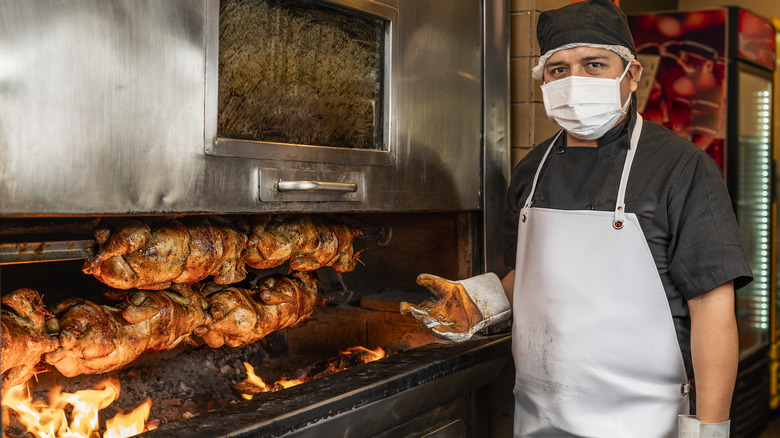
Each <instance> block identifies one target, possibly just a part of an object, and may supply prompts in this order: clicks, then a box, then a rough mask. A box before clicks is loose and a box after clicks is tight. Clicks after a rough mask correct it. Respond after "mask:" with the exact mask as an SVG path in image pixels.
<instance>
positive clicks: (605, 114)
mask: <svg viewBox="0 0 780 438" xmlns="http://www.w3.org/2000/svg"><path fill="white" fill-rule="evenodd" d="M630 66H631V64H630V63H629V64H628V65H627V66H626V69H625V70H624V71H623V74H622V75H620V77H619V78H616V79H605V78H591V77H585V76H569V77H566V78H563V79H559V80H557V81H553V82H548V83H546V84H544V85H542V97H543V98H544V110H545V111H546V112H547V117H549V118H550V120H552V121H553V122H555V123H557V124H559V125H560V126H561V127H562V128H563V129H565V130H566V132H568V133H569V134H571V135H573V136H575V137H577V138H579V139H581V140H595V139H597V138H600V137H601V136H602V135H604V134H605V133H606V132H607V131H609V130H610V129H612V127H614V126H615V123H617V121H618V119H620V117H621V116H623V115H624V114H626V110H627V109H628V103H629V102H630V101H631V96H630V95H629V97H628V99H626V102H625V103H621V102H620V82H621V81H622V80H623V77H624V76H625V75H626V72H628V68H629V67H630Z"/></svg>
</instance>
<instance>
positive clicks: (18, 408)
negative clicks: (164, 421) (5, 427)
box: [2, 378, 153, 438]
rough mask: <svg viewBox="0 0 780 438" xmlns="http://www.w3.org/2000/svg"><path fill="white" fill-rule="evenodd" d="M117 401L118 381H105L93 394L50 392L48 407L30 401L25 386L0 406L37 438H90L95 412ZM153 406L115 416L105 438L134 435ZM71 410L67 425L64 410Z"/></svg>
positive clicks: (59, 389)
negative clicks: (11, 412)
mask: <svg viewBox="0 0 780 438" xmlns="http://www.w3.org/2000/svg"><path fill="white" fill-rule="evenodd" d="M118 397H119V381H118V380H117V379H115V378H108V379H106V380H103V381H101V382H100V383H98V384H97V385H96V388H95V389H94V390H83V391H76V392H75V393H72V394H71V393H67V392H62V387H61V386H55V387H54V388H52V389H51V390H49V403H48V404H47V403H45V402H44V401H42V400H33V399H32V395H31V394H30V390H29V388H28V386H27V385H26V384H25V385H18V386H15V387H13V388H11V389H9V390H7V391H5V393H4V394H3V400H2V406H3V408H8V409H11V410H13V411H14V412H16V414H17V416H18V418H19V422H20V423H22V424H23V425H24V426H25V427H26V428H27V431H28V432H30V433H31V434H33V435H35V436H36V437H40V438H58V437H68V438H92V437H94V436H98V435H97V432H96V431H97V430H98V428H99V421H98V411H99V410H101V409H103V408H105V407H106V406H108V405H110V404H111V403H113V402H114V400H116V399H117V398H118ZM151 406H152V402H151V400H150V399H147V400H146V401H145V402H144V403H142V404H141V405H140V406H139V407H137V408H136V409H135V410H133V411H132V412H130V413H127V414H117V415H116V416H115V417H114V418H112V419H110V420H108V421H106V428H107V430H106V433H105V434H104V435H103V437H104V438H125V437H131V436H133V435H137V434H139V433H141V432H144V430H151V429H152V428H153V427H147V426H146V425H145V424H146V420H147V419H148V418H149V409H150V408H151ZM68 407H70V411H71V415H70V417H71V420H70V423H69V422H68V420H67V418H66V409H68Z"/></svg>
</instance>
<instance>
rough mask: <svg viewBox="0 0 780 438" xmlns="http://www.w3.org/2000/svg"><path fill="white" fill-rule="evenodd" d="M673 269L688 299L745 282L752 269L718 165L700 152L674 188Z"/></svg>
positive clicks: (670, 210) (671, 208) (671, 202)
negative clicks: (721, 287)
mask: <svg viewBox="0 0 780 438" xmlns="http://www.w3.org/2000/svg"><path fill="white" fill-rule="evenodd" d="M668 214H669V222H670V224H669V225H670V242H669V254H668V259H669V270H670V274H671V277H672V280H673V281H674V282H675V284H677V286H678V287H679V289H680V291H681V293H682V294H683V296H684V297H685V298H686V299H688V300H689V299H691V298H695V297H697V296H699V295H701V294H704V293H705V292H708V291H710V290H712V289H714V288H716V287H718V286H720V285H722V284H724V283H726V282H729V281H732V280H733V281H734V282H735V287H742V286H744V285H746V284H747V283H749V282H750V281H751V280H752V273H751V271H750V266H749V264H748V261H747V256H746V254H745V250H744V248H743V246H742V240H741V238H740V234H739V227H738V225H737V220H736V217H735V215H734V210H733V207H732V204H731V199H730V198H729V194H728V190H727V189H726V184H725V182H724V180H723V176H722V174H721V171H720V168H719V167H718V166H717V164H715V162H714V161H713V160H712V159H711V158H710V157H709V156H708V155H706V153H704V152H701V151H697V152H696V153H694V154H693V155H692V156H691V158H690V159H689V160H688V162H687V163H686V164H685V166H683V168H682V171H681V173H680V175H679V177H678V178H677V179H676V180H675V183H674V184H673V185H672V187H671V193H670V196H669V203H668Z"/></svg>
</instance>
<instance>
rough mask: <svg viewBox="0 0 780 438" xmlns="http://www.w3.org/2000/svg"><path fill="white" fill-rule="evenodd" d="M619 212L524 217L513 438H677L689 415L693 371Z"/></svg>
mask: <svg viewBox="0 0 780 438" xmlns="http://www.w3.org/2000/svg"><path fill="white" fill-rule="evenodd" d="M641 130H642V119H641V117H638V118H637V122H636V125H635V128H634V130H633V132H632V135H631V147H630V148H629V151H628V154H627V157H626V162H625V164H624V168H623V174H622V177H621V181H620V186H619V188H618V195H617V207H616V209H615V211H614V212H611V211H592V210H585V211H579V210H577V211H571V210H553V209H547V208H534V207H531V202H532V200H533V195H534V191H535V190H536V183H537V179H538V178H539V172H540V170H541V168H542V164H544V162H545V160H546V158H547V154H549V152H550V149H552V147H553V144H555V141H556V140H557V137H556V138H555V139H554V140H553V142H552V143H551V144H550V149H548V150H547V153H546V154H545V156H544V158H542V163H541V164H540V165H539V169H537V172H536V176H535V177H534V181H533V185H532V187H531V194H530V195H529V196H528V199H527V200H526V203H525V205H524V207H523V208H522V211H521V217H520V221H519V225H518V238H517V264H516V276H515V289H514V303H513V312H514V324H513V328H512V350H513V356H514V360H515V367H516V376H515V390H514V392H515V426H514V429H515V430H514V435H515V437H556V438H560V437H598V438H609V437H616V438H629V437H648V438H660V437H676V436H677V415H678V414H687V413H688V410H689V409H688V396H687V394H688V388H689V385H688V384H687V380H688V379H687V376H686V372H685V366H684V364H683V359H682V354H681V352H680V347H679V344H678V342H677V336H676V334H675V329H674V324H673V322H672V316H671V312H670V310H669V303H668V301H667V299H666V294H665V293H664V288H663V285H662V283H661V278H660V276H659V275H658V270H657V268H656V266H655V263H654V261H653V257H652V255H651V253H650V248H649V247H648V246H647V242H646V240H645V237H644V234H643V233H642V230H641V228H640V227H639V221H638V220H637V217H636V215H635V214H633V213H629V214H626V213H625V211H624V209H625V203H624V198H625V191H626V183H627V181H628V174H629V172H630V169H631V162H632V160H633V157H634V154H635V153H636V148H637V145H638V142H639V135H640V133H641ZM558 136H560V133H559V134H558Z"/></svg>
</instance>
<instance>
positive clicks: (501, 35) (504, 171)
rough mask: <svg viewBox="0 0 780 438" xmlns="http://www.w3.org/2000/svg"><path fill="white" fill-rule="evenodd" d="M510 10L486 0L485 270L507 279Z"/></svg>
mask: <svg viewBox="0 0 780 438" xmlns="http://www.w3.org/2000/svg"><path fill="white" fill-rule="evenodd" d="M508 10H509V1H508V0H485V3H484V11H485V12H484V21H485V24H484V29H485V31H484V47H485V49H484V57H485V59H484V64H485V77H484V80H483V82H484V84H483V87H484V88H483V93H484V100H485V105H484V108H483V111H484V114H483V117H484V120H485V127H484V130H485V134H484V135H485V147H484V158H483V160H484V165H483V167H484V173H483V175H482V178H483V182H482V186H483V190H484V192H483V194H482V200H483V201H482V205H483V209H482V215H483V223H484V226H483V227H482V232H483V233H484V234H483V239H482V240H483V242H484V245H485V249H484V269H485V271H486V272H495V273H496V274H498V275H499V276H503V275H504V274H505V273H506V271H507V268H506V264H505V263H504V257H503V241H504V233H503V230H502V225H503V213H504V200H505V199H506V189H507V187H508V186H509V179H510V176H511V169H510V167H511V161H512V160H511V158H510V143H509V140H510V134H509V15H508V14H507V11H508Z"/></svg>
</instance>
